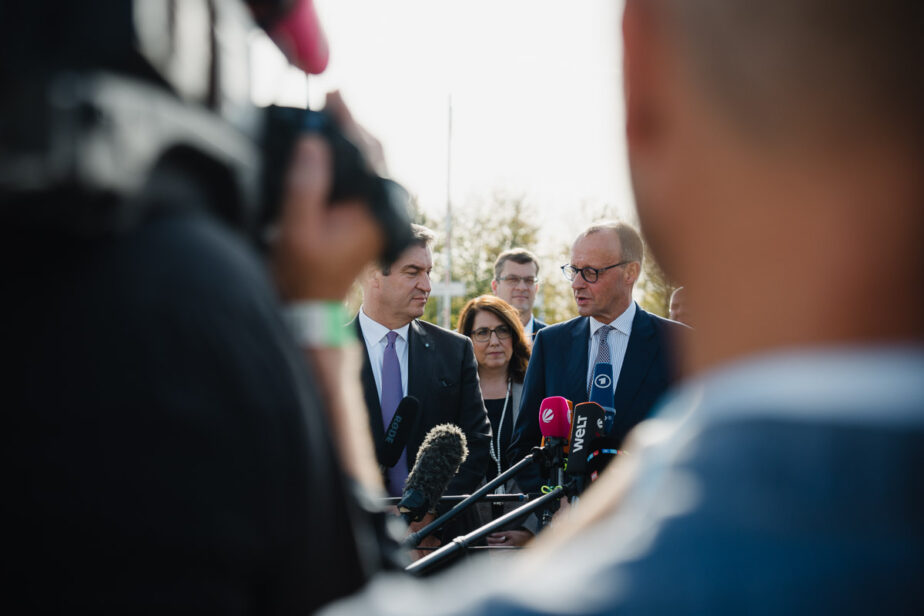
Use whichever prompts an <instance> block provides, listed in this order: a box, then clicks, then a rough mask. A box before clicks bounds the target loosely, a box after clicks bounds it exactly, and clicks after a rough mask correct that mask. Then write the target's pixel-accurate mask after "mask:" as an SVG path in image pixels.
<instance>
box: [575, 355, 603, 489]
mask: <svg viewBox="0 0 924 616" xmlns="http://www.w3.org/2000/svg"><path fill="white" fill-rule="evenodd" d="M598 365H601V364H598ZM571 426H572V430H571V451H570V453H569V454H568V466H567V471H568V474H569V475H583V474H585V473H587V463H588V456H589V455H590V451H591V444H592V443H593V441H594V440H595V439H597V438H600V437H601V436H605V435H606V430H605V427H606V426H605V412H604V410H603V407H601V406H600V405H599V404H597V403H596V402H582V403H580V404H578V405H577V406H576V407H575V408H574V418H573V420H572V423H571Z"/></svg>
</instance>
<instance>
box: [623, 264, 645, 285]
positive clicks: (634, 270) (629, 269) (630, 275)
mask: <svg viewBox="0 0 924 616" xmlns="http://www.w3.org/2000/svg"><path fill="white" fill-rule="evenodd" d="M641 275H642V264H641V263H639V262H638V261H633V262H632V263H629V264H628V265H626V274H625V276H626V283H627V284H633V285H634V284H635V283H636V282H638V278H639V276H641Z"/></svg>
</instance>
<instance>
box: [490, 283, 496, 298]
mask: <svg viewBox="0 0 924 616" xmlns="http://www.w3.org/2000/svg"><path fill="white" fill-rule="evenodd" d="M491 293H493V294H494V295H497V280H492V281H491Z"/></svg>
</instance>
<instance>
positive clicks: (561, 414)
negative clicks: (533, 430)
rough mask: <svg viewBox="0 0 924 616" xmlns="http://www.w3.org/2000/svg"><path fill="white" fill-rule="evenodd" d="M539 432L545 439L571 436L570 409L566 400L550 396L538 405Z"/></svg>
mask: <svg viewBox="0 0 924 616" xmlns="http://www.w3.org/2000/svg"><path fill="white" fill-rule="evenodd" d="M539 430H540V431H541V432H542V436H544V437H545V438H568V436H569V435H570V434H571V407H570V406H569V402H568V400H567V399H565V398H563V397H561V396H550V397H548V398H546V399H545V400H543V401H542V403H541V404H540V405H539Z"/></svg>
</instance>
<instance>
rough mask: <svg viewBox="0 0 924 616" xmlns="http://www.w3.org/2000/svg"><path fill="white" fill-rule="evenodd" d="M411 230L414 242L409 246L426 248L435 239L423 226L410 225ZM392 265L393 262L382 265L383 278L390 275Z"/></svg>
mask: <svg viewBox="0 0 924 616" xmlns="http://www.w3.org/2000/svg"><path fill="white" fill-rule="evenodd" d="M411 230H412V231H413V232H414V241H413V242H411V246H420V247H421V248H426V247H428V246H429V245H430V242H432V241H433V240H435V239H436V234H435V233H434V232H433V231H431V230H430V229H428V228H426V227H425V226H423V225H418V224H412V225H411ZM392 265H394V262H392V263H382V275H383V276H389V275H391V266H392Z"/></svg>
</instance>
